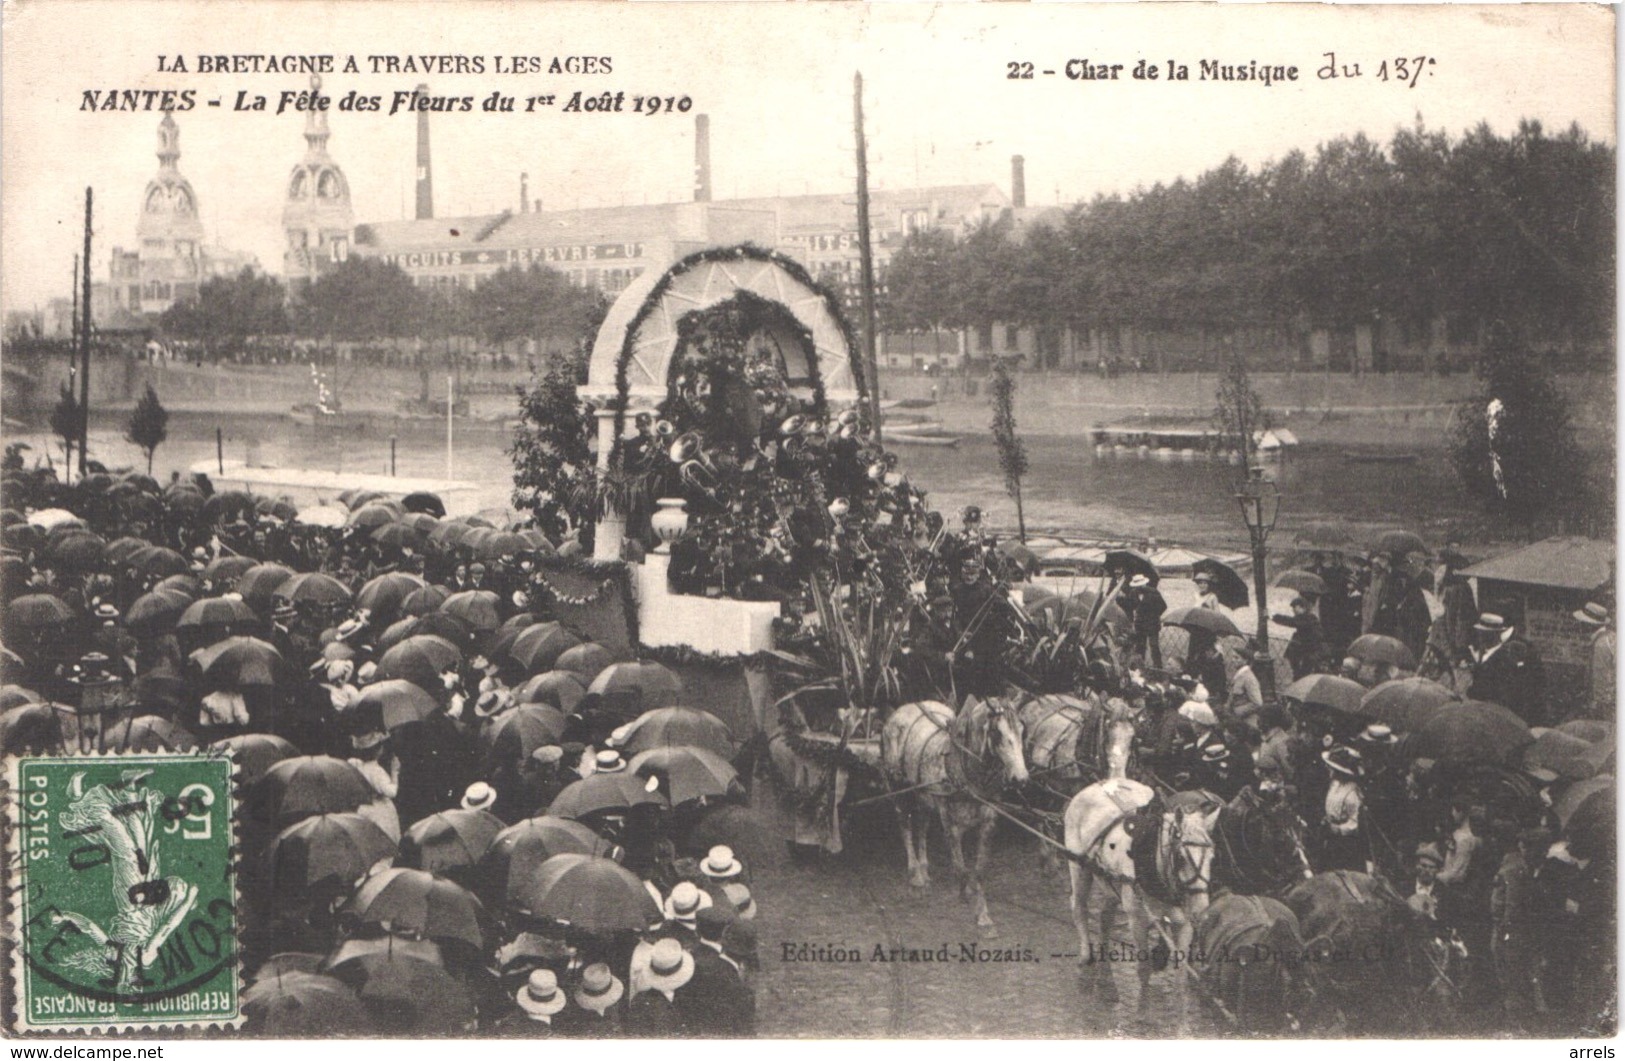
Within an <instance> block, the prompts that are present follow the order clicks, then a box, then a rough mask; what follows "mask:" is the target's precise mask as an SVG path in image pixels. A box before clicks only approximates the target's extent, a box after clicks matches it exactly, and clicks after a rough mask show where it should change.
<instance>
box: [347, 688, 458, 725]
mask: <svg viewBox="0 0 1625 1061" xmlns="http://www.w3.org/2000/svg"><path fill="white" fill-rule="evenodd" d="M439 708H440V705H439V703H438V702H437V701H436V700H435V698H434V697H433V696H430V695H429V693H428V692H427V691H426V690H425V689H423V688H422V687H421V686H418V685H414V684H413V683H412V682H409V681H406V680H405V679H403V678H386V679H385V680H383V681H378V682H373V683H372V684H371V685H368V686H367V687H366V688H364V689H362V690H361V695H360V697H358V698H357V699H356V702H355V705H354V706H353V707H352V708H351V710H352V711H362V710H368V711H376V712H377V713H378V715H379V717H380V720H381V722H382V725H383V728H384V729H386V730H395V729H398V728H400V727H401V726H404V725H406V724H407V723H409V722H421V721H423V720H424V719H426V718H428V717H429V716H430V715H432V714H434V713H435V712H436V711H437V710H439Z"/></svg>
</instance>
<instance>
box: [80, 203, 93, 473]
mask: <svg viewBox="0 0 1625 1061" xmlns="http://www.w3.org/2000/svg"><path fill="white" fill-rule="evenodd" d="M90 206H91V192H90V189H89V188H88V187H87V188H86V189H85V253H84V257H83V259H82V260H81V262H80V266H81V268H83V269H84V272H83V274H82V277H83V279H82V280H81V281H80V283H81V286H82V287H83V289H84V294H83V296H82V297H81V298H80V299H79V313H80V318H79V478H81V479H83V478H84V477H85V475H86V474H87V473H88V472H89V468H88V467H87V465H86V462H85V452H86V450H88V449H89V448H90Z"/></svg>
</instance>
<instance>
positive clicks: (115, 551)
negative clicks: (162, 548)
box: [102, 538, 152, 567]
mask: <svg viewBox="0 0 1625 1061" xmlns="http://www.w3.org/2000/svg"><path fill="white" fill-rule="evenodd" d="M150 544H152V543H151V542H148V541H146V540H145V539H142V538H116V539H114V540H113V541H110V542H108V543H107V544H106V545H105V546H103V547H102V559H104V560H106V561H107V562H108V563H109V564H110V565H112V566H114V567H123V566H124V564H125V562H126V561H127V560H129V558H130V557H131V556H134V555H135V554H136V553H138V552H140V551H141V550H143V549H145V548H146V547H147V546H148V545H150Z"/></svg>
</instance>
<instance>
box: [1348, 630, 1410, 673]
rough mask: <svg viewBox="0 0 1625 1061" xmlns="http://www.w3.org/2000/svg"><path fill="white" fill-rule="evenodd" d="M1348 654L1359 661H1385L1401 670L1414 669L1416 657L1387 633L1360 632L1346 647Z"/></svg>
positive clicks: (1403, 643) (1399, 641)
mask: <svg viewBox="0 0 1625 1061" xmlns="http://www.w3.org/2000/svg"><path fill="white" fill-rule="evenodd" d="M1348 654H1349V655H1350V656H1352V657H1353V658H1355V659H1357V660H1359V661H1360V662H1361V663H1386V664H1388V665H1389V666H1393V667H1398V668H1400V669H1401V670H1415V669H1416V657H1415V656H1414V655H1412V654H1411V650H1410V648H1409V647H1408V646H1407V645H1406V644H1405V642H1403V641H1401V640H1400V639H1399V638H1397V637H1389V636H1388V635H1387V634H1361V635H1360V636H1359V637H1357V638H1355V639H1354V642H1353V643H1352V644H1351V645H1349V647H1348Z"/></svg>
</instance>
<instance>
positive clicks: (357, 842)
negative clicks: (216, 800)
mask: <svg viewBox="0 0 1625 1061" xmlns="http://www.w3.org/2000/svg"><path fill="white" fill-rule="evenodd" d="M394 857H395V841H393V840H391V839H390V838H389V834H388V833H386V832H384V831H383V830H382V829H380V828H379V827H378V826H377V825H374V824H373V823H372V822H371V821H370V820H369V819H367V818H364V817H362V816H361V815H359V814H356V813H355V812H353V811H340V812H338V813H334V814H314V815H311V816H310V817H309V818H305V819H303V820H301V821H298V822H295V823H294V824H293V825H290V826H288V827H287V828H286V829H283V830H282V831H281V832H280V833H278V834H277V837H276V839H275V840H273V841H271V846H270V848H269V849H268V851H267V853H266V864H267V865H268V866H269V867H270V870H271V877H270V883H271V890H272V893H273V894H274V895H276V896H278V897H282V896H285V895H287V896H302V895H305V894H307V893H308V892H309V891H310V890H311V889H312V888H313V887H315V886H316V885H318V884H323V883H332V884H337V885H339V886H341V887H342V888H343V889H344V890H345V891H348V890H349V889H350V888H352V887H354V885H355V882H356V881H359V880H360V879H361V878H363V877H365V876H366V875H367V874H368V873H370V872H372V870H373V869H374V868H376V867H378V866H379V864H380V863H387V862H389V861H391V860H392V859H394Z"/></svg>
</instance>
